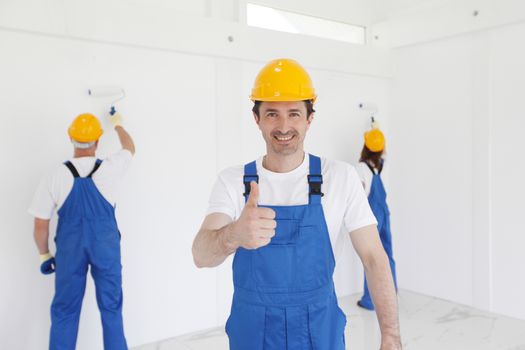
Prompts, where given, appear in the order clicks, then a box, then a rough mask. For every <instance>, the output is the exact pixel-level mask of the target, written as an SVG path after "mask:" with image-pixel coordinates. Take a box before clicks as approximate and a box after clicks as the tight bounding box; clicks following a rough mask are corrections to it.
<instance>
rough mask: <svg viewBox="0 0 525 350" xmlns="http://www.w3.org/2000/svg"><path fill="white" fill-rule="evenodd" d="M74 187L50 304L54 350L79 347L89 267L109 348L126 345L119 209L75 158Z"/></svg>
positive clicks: (61, 216) (63, 219) (61, 229)
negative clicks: (80, 169)
mask: <svg viewBox="0 0 525 350" xmlns="http://www.w3.org/2000/svg"><path fill="white" fill-rule="evenodd" d="M64 164H65V165H66V166H67V167H68V169H69V170H70V171H71V173H72V174H73V176H74V182H73V188H72V189H71V192H70V193H69V195H68V197H67V198H66V200H65V202H64V204H63V205H62V207H61V208H60V210H59V211H58V225H57V233H56V237H55V242H56V248H57V250H56V271H55V273H56V279H55V297H54V299H53V304H52V305H51V337H50V346H49V348H50V350H74V349H75V346H76V341H77V333H78V322H79V317H80V308H81V306H82V299H83V298H84V291H85V288H86V275H87V271H88V266H91V275H92V276H93V279H94V281H95V287H96V295H97V303H98V307H99V310H100V314H101V318H102V327H103V331H104V349H106V350H126V349H127V345H126V339H125V338H124V329H123V325H122V275H121V270H122V266H121V264H120V233H119V231H118V228H117V222H116V220H115V208H114V207H113V206H112V205H111V204H110V203H109V202H108V201H107V200H106V199H105V198H104V197H103V196H102V195H101V194H100V192H99V191H98V189H97V187H96V186H95V183H94V182H93V179H92V178H91V176H92V175H93V173H95V171H96V170H97V169H98V167H99V166H100V164H101V161H100V160H97V161H96V164H95V167H94V169H93V171H92V172H91V173H90V174H89V175H88V176H87V177H80V176H79V174H78V172H77V170H76V169H75V167H74V166H73V164H72V163H71V162H66V163H64Z"/></svg>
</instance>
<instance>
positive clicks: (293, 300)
mask: <svg viewBox="0 0 525 350" xmlns="http://www.w3.org/2000/svg"><path fill="white" fill-rule="evenodd" d="M315 99H316V94H315V91H314V88H313V84H312V81H311V79H310V76H309V75H308V73H307V72H306V71H305V69H304V68H303V67H302V66H301V65H300V64H299V63H297V62H296V61H294V60H291V59H277V60H273V61H271V62H269V63H268V64H267V65H266V66H265V67H263V68H262V70H261V71H260V72H259V74H258V76H257V78H256V79H255V84H254V86H253V89H252V94H251V100H252V101H253V102H254V106H253V109H252V111H253V117H254V120H255V123H256V124H257V126H258V127H259V129H260V131H261V134H262V136H263V138H264V140H265V142H266V155H265V156H263V157H260V158H258V159H257V160H255V161H252V162H250V163H247V164H246V165H244V166H237V167H232V168H228V169H226V170H224V171H222V172H221V173H220V174H219V176H218V179H217V181H216V183H215V186H214V188H213V190H212V194H211V197H210V203H209V207H208V210H207V215H206V217H205V218H204V221H203V223H202V226H201V228H200V230H199V232H198V233H197V236H196V237H195V240H194V243H193V258H194V261H195V264H196V265H197V266H198V267H213V266H217V265H219V264H221V263H222V262H223V261H224V260H225V259H226V257H228V256H229V255H230V254H235V257H234V260H233V284H234V295H233V302H232V308H231V314H230V317H229V318H228V321H227V323H226V332H227V334H228V337H229V343H230V349H231V350H247V349H250V350H262V349H265V350H284V349H288V350H314V349H315V350H343V349H344V347H345V340H344V329H345V325H346V317H345V315H344V313H343V312H342V311H341V309H340V308H339V306H338V304H337V298H336V295H335V290H334V283H333V272H334V267H335V259H334V254H333V249H332V247H333V245H334V244H335V242H336V241H337V240H338V237H339V236H340V235H347V234H348V233H350V237H351V239H352V242H353V244H354V247H355V249H356V251H357V252H358V254H359V256H360V257H361V259H362V261H363V264H364V266H365V269H366V273H367V276H368V280H369V285H370V290H371V292H372V296H373V298H374V302H375V305H376V310H377V311H376V312H377V315H378V319H379V324H380V327H381V334H382V340H381V349H382V350H394V349H400V348H401V343H400V335H399V324H398V315H397V300H396V293H395V288H394V283H393V281H392V275H391V274H390V267H389V265H388V258H387V256H386V254H385V251H384V249H383V247H382V246H381V242H380V240H379V235H378V232H377V228H376V220H375V218H374V215H373V213H372V211H371V210H370V206H369V204H368V202H367V199H366V196H365V193H364V191H363V187H362V186H361V183H360V181H359V177H358V176H357V173H356V170H355V169H354V168H353V167H352V166H350V165H348V164H347V163H345V162H340V161H334V160H330V159H326V158H319V157H317V156H314V155H312V154H308V153H305V151H304V148H303V143H304V139H305V136H306V133H307V131H308V129H309V127H310V126H311V123H312V121H313V118H314V108H313V105H314V102H315Z"/></svg>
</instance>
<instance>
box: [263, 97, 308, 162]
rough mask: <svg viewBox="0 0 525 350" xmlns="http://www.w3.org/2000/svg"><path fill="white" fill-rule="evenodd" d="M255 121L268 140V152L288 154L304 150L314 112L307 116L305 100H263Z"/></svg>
mask: <svg viewBox="0 0 525 350" xmlns="http://www.w3.org/2000/svg"><path fill="white" fill-rule="evenodd" d="M254 117H255V121H256V123H257V125H259V129H260V130H261V133H262V135H263V138H264V140H265V141H266V150H267V152H268V153H270V152H271V153H274V154H276V155H281V156H288V155H292V154H295V153H297V152H303V144H304V138H305V136H306V131H307V130H308V128H309V127H310V123H311V122H312V119H313V114H311V115H310V116H309V117H308V116H307V109H306V105H305V102H304V101H294V102H262V103H261V104H260V106H259V115H258V116H257V114H255V113H254Z"/></svg>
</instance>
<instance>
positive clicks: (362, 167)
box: [355, 162, 374, 197]
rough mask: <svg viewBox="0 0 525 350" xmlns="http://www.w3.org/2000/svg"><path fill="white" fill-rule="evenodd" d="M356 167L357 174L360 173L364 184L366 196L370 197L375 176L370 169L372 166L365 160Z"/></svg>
mask: <svg viewBox="0 0 525 350" xmlns="http://www.w3.org/2000/svg"><path fill="white" fill-rule="evenodd" d="M355 169H356V170H357V174H358V175H359V179H360V180H361V184H362V186H364V188H365V193H366V196H367V197H368V196H369V195H370V190H371V187H372V178H373V177H374V174H373V173H372V172H371V171H370V168H369V167H368V165H366V163H365V162H359V163H357V165H356V167H355Z"/></svg>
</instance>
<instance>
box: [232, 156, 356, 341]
mask: <svg viewBox="0 0 525 350" xmlns="http://www.w3.org/2000/svg"><path fill="white" fill-rule="evenodd" d="M309 157H310V175H309V176H308V183H305V186H309V190H310V191H309V203H308V204H306V205H294V206H264V207H267V208H271V209H273V210H274V211H275V214H276V218H275V220H276V221H277V228H276V233H275V236H274V237H273V238H272V240H271V242H270V244H268V245H267V246H264V247H261V248H258V249H254V250H247V249H243V248H239V249H237V252H236V254H235V258H234V261H233V282H234V289H235V291H234V295H233V303H232V309H231V314H230V317H229V318H228V322H227V323H226V332H227V333H228V337H229V341H230V349H231V350H344V348H345V341H344V329H345V325H346V317H345V315H344V313H343V312H342V311H341V309H340V308H339V306H338V305H337V299H336V296H335V292H334V283H333V279H332V275H333V272H334V267H335V260H334V255H333V252H332V246H331V244H330V237H329V234H328V228H327V226H326V221H325V217H324V213H323V207H322V205H321V196H322V195H323V194H322V192H321V184H322V182H323V178H322V174H321V160H320V159H319V158H318V157H316V156H312V155H309ZM258 179H259V178H258V175H257V168H256V164H255V162H252V163H249V164H247V165H245V168H244V187H245V191H246V192H245V193H244V195H245V199H246V200H247V199H248V196H249V190H250V181H256V182H258Z"/></svg>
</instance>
